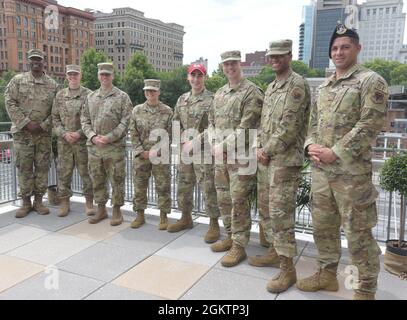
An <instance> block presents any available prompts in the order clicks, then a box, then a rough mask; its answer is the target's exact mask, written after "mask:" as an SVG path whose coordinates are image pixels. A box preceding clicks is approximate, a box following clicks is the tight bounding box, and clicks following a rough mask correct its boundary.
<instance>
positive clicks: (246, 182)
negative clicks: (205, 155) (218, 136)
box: [215, 164, 256, 247]
mask: <svg viewBox="0 0 407 320" xmlns="http://www.w3.org/2000/svg"><path fill="white" fill-rule="evenodd" d="M255 183H256V174H251V175H242V174H241V175H239V165H237V164H216V165H215V186H216V193H217V198H218V205H219V210H220V213H221V215H222V220H223V225H224V227H225V231H226V232H227V233H232V240H233V242H234V243H236V244H238V245H240V246H242V247H245V246H246V245H247V243H248V242H249V239H250V229H251V225H252V219H251V216H250V201H249V198H250V195H251V193H252V192H253V188H254V186H255Z"/></svg>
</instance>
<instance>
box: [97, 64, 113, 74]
mask: <svg viewBox="0 0 407 320" xmlns="http://www.w3.org/2000/svg"><path fill="white" fill-rule="evenodd" d="M101 73H109V74H113V73H114V68H113V63H111V62H101V63H98V74H101Z"/></svg>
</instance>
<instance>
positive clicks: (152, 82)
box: [143, 79, 161, 91]
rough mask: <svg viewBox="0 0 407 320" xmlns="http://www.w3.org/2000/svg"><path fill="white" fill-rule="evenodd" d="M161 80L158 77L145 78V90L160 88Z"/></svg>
mask: <svg viewBox="0 0 407 320" xmlns="http://www.w3.org/2000/svg"><path fill="white" fill-rule="evenodd" d="M160 83H161V81H160V80H157V79H145V80H144V88H143V90H154V91H158V90H160Z"/></svg>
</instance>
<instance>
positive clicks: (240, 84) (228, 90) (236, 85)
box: [226, 78, 246, 93]
mask: <svg viewBox="0 0 407 320" xmlns="http://www.w3.org/2000/svg"><path fill="white" fill-rule="evenodd" d="M245 81H246V78H242V80H240V82H239V83H237V84H235V85H234V86H231V85H230V84H229V83H228V84H227V85H226V93H229V92H231V91H237V90H238V89H239V88H240V87H241V86H242V84H243V83H244V82H245Z"/></svg>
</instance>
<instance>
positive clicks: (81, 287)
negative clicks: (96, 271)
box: [0, 270, 104, 300]
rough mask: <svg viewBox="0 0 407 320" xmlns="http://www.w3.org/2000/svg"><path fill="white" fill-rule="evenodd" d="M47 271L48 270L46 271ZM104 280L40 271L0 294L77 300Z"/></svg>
mask: <svg viewBox="0 0 407 320" xmlns="http://www.w3.org/2000/svg"><path fill="white" fill-rule="evenodd" d="M48 271H49V272H48ZM103 284H104V282H101V281H97V280H94V279H89V278H86V277H82V276H79V275H76V274H72V273H69V272H65V271H62V270H57V271H51V270H47V271H46V272H41V273H39V274H37V275H35V276H33V277H31V278H30V279H28V280H26V281H24V282H21V283H19V284H18V285H16V286H14V287H13V288H11V289H9V290H6V291H4V292H2V293H1V294H0V299H3V300H9V299H12V300H31V299H32V300H79V299H83V298H84V297H86V296H87V295H88V294H90V293H91V292H93V291H95V290H96V289H97V288H99V287H101V286H102V285H103Z"/></svg>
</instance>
